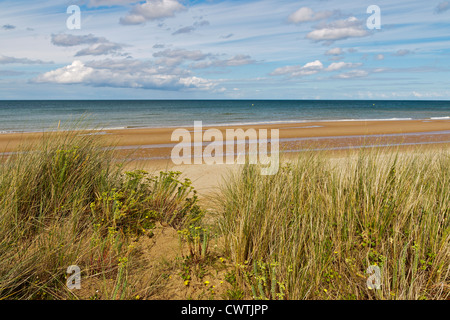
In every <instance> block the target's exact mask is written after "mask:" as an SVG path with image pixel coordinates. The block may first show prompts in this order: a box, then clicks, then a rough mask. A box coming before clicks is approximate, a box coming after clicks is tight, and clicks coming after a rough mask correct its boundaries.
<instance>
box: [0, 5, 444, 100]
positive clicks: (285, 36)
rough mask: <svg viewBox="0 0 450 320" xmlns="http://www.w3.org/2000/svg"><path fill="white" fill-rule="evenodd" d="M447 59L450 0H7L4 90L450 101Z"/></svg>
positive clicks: (1, 28)
mask: <svg viewBox="0 0 450 320" xmlns="http://www.w3.org/2000/svg"><path fill="white" fill-rule="evenodd" d="M373 5H375V6H376V7H375V8H373V7H372V8H371V7H370V6H373ZM74 6H75V7H74ZM73 8H75V9H77V8H79V14H78V11H76V10H75V11H74V10H73ZM68 9H69V10H68ZM78 18H79V19H78ZM449 62H450V1H442V0H429V1H404V0H398V1H388V0H370V1H365V0H361V1H347V0H339V1H338V0H316V1H290V0H281V1H273V0H251V1H249V0H245V1H237V0H229V1H226V0H220V1H215V0H203V1H202V0H194V1H187V0H147V1H134V0H72V1H65V0H63V1H61V0H59V1H56V0H44V1H31V0H20V1H17V0H0V99H1V100H9V99H12V100H16V99H405V100H419V99H425V100H448V99H450V86H449V84H450V63H449Z"/></svg>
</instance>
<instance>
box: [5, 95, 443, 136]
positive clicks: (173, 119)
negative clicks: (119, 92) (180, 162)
mask: <svg viewBox="0 0 450 320" xmlns="http://www.w3.org/2000/svg"><path fill="white" fill-rule="evenodd" d="M437 119H450V101H444V100H427V101H425V100H420V101H417V100H416V101H413V100H247V99H246V100H1V101H0V133H13V132H36V131H53V130H56V129H57V128H58V126H59V127H60V129H63V130H64V129H77V128H79V126H81V127H82V128H86V129H126V128H157V127H186V126H192V125H193V123H194V121H202V123H203V125H204V126H229V125H258V124H276V123H280V124H281V123H308V122H324V121H376V120H380V121H381V120H384V121H388V120H423V121H431V120H437ZM74 126H75V127H74Z"/></svg>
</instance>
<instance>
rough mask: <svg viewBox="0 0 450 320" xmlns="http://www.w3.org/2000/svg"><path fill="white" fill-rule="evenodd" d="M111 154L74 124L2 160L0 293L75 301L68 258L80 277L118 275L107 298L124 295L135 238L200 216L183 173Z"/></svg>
mask: <svg viewBox="0 0 450 320" xmlns="http://www.w3.org/2000/svg"><path fill="white" fill-rule="evenodd" d="M114 159H115V157H114V151H113V150H112V149H111V148H104V147H103V146H101V145H100V144H99V143H98V139H96V138H95V137H94V136H93V135H89V134H80V132H77V131H68V132H57V133H53V134H51V135H48V136H44V137H43V139H42V141H41V142H40V145H34V146H29V147H27V148H24V149H23V150H22V152H19V153H16V154H14V155H12V156H10V157H9V158H7V159H6V160H4V161H3V162H2V164H1V165H0V299H72V298H73V299H76V298H79V296H78V295H77V294H78V293H77V292H76V291H70V290H68V288H67V287H66V278H67V274H66V269H67V267H68V266H70V265H78V266H79V267H80V268H81V270H82V278H83V279H84V280H83V281H85V280H86V279H90V278H98V279H104V283H106V279H108V281H112V283H113V286H112V288H111V290H106V291H105V292H107V297H106V298H110V299H120V298H122V299H124V298H127V297H128V296H130V295H131V294H132V293H131V292H130V283H129V281H130V278H129V273H128V270H129V269H130V268H131V267H132V266H133V252H134V251H133V247H134V246H133V240H135V238H136V236H139V235H140V234H142V233H143V232H144V231H149V230H150V231H151V229H152V227H153V226H154V224H155V222H156V221H161V222H166V223H168V224H170V225H172V226H173V227H174V228H182V227H184V224H185V223H189V221H191V220H195V218H196V217H197V216H199V215H200V210H199V208H198V206H197V204H196V202H197V198H196V195H195V193H194V190H193V188H192V186H191V183H190V181H188V180H186V181H184V182H182V181H179V180H178V176H179V173H177V172H160V174H159V175H155V176H153V175H150V174H148V173H146V172H144V171H132V172H125V173H123V172H122V164H121V163H117V162H115V160H114ZM114 279H115V280H114ZM83 283H86V282H82V286H83Z"/></svg>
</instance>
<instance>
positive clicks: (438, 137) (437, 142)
mask: <svg viewBox="0 0 450 320" xmlns="http://www.w3.org/2000/svg"><path fill="white" fill-rule="evenodd" d="M209 128H210V127H206V126H204V127H203V128H202V129H203V131H205V130H207V129H209ZM214 128H215V129H219V130H220V131H221V132H222V134H223V136H224V137H226V129H238V128H241V129H243V130H246V129H255V130H256V131H258V130H259V129H268V133H269V137H270V129H279V138H280V150H281V151H283V152H284V153H285V155H286V156H287V157H290V156H295V154H296V152H299V151H303V150H311V149H312V150H329V151H330V152H333V155H334V156H336V157H341V156H348V152H347V151H348V150H352V149H358V148H361V147H373V146H392V145H393V146H399V147H400V148H401V149H402V150H403V151H406V152H414V151H413V150H415V147H416V146H418V145H419V146H421V147H426V148H450V120H448V119H446V120H426V121H425V120H404V121H335V122H308V123H289V124H276V125H267V124H264V125H253V126H235V127H214ZM175 129H176V128H142V129H122V130H96V131H90V132H80V134H95V136H96V137H98V141H99V142H100V143H101V144H102V145H104V146H110V145H114V146H116V147H117V148H118V150H119V152H118V157H119V158H126V159H130V158H131V159H133V160H134V161H132V162H129V163H128V164H127V168H130V169H131V168H136V167H137V168H142V169H146V170H149V171H159V170H166V169H170V170H176V171H182V172H183V176H184V177H188V178H190V179H191V180H192V181H193V183H194V186H195V187H196V189H197V190H198V191H199V194H200V195H201V196H202V197H207V195H210V194H212V193H213V192H214V191H216V190H217V188H218V186H219V185H220V181H222V178H223V177H224V176H226V175H227V174H230V173H232V172H236V171H237V170H238V169H239V165H236V164H235V165H229V164H228V165H227V164H222V165H217V164H216V165H204V164H203V165H195V164H190V165H189V164H183V165H175V164H174V163H173V162H172V161H171V159H170V153H171V150H172V148H173V146H174V145H175V144H177V143H178V142H179V141H178V140H177V141H171V135H172V132H173V131H174V130H175ZM185 129H187V130H188V131H190V132H191V136H192V137H193V134H194V132H193V131H194V128H193V127H186V128H185ZM48 134H49V133H42V132H40V133H37V132H36V133H7V134H0V152H4V153H5V152H6V153H9V152H14V151H17V150H18V149H19V147H20V145H21V144H22V143H27V144H29V143H31V144H33V145H34V144H37V143H38V142H39V140H40V139H42V137H43V136H44V135H47V136H48ZM51 134H55V133H51ZM51 134H50V136H51ZM56 134H58V133H56ZM61 134H64V132H62V133H61ZM269 150H270V147H269ZM286 156H285V158H287V157H286Z"/></svg>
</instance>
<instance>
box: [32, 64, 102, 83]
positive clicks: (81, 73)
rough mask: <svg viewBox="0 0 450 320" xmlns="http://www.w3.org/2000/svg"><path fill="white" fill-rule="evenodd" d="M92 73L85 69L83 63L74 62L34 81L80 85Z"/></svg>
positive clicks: (90, 70)
mask: <svg viewBox="0 0 450 320" xmlns="http://www.w3.org/2000/svg"><path fill="white" fill-rule="evenodd" d="M93 72H94V69H93V68H89V67H86V66H85V65H84V64H83V62H81V61H79V60H75V61H74V62H73V63H72V64H71V65H68V66H65V67H62V68H59V69H56V70H52V71H49V72H46V73H44V74H43V75H41V76H39V77H38V78H37V79H36V82H51V83H66V84H68V83H71V84H73V83H81V82H83V81H85V80H86V79H87V78H88V77H89V76H90V75H91V74H92V73H93Z"/></svg>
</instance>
